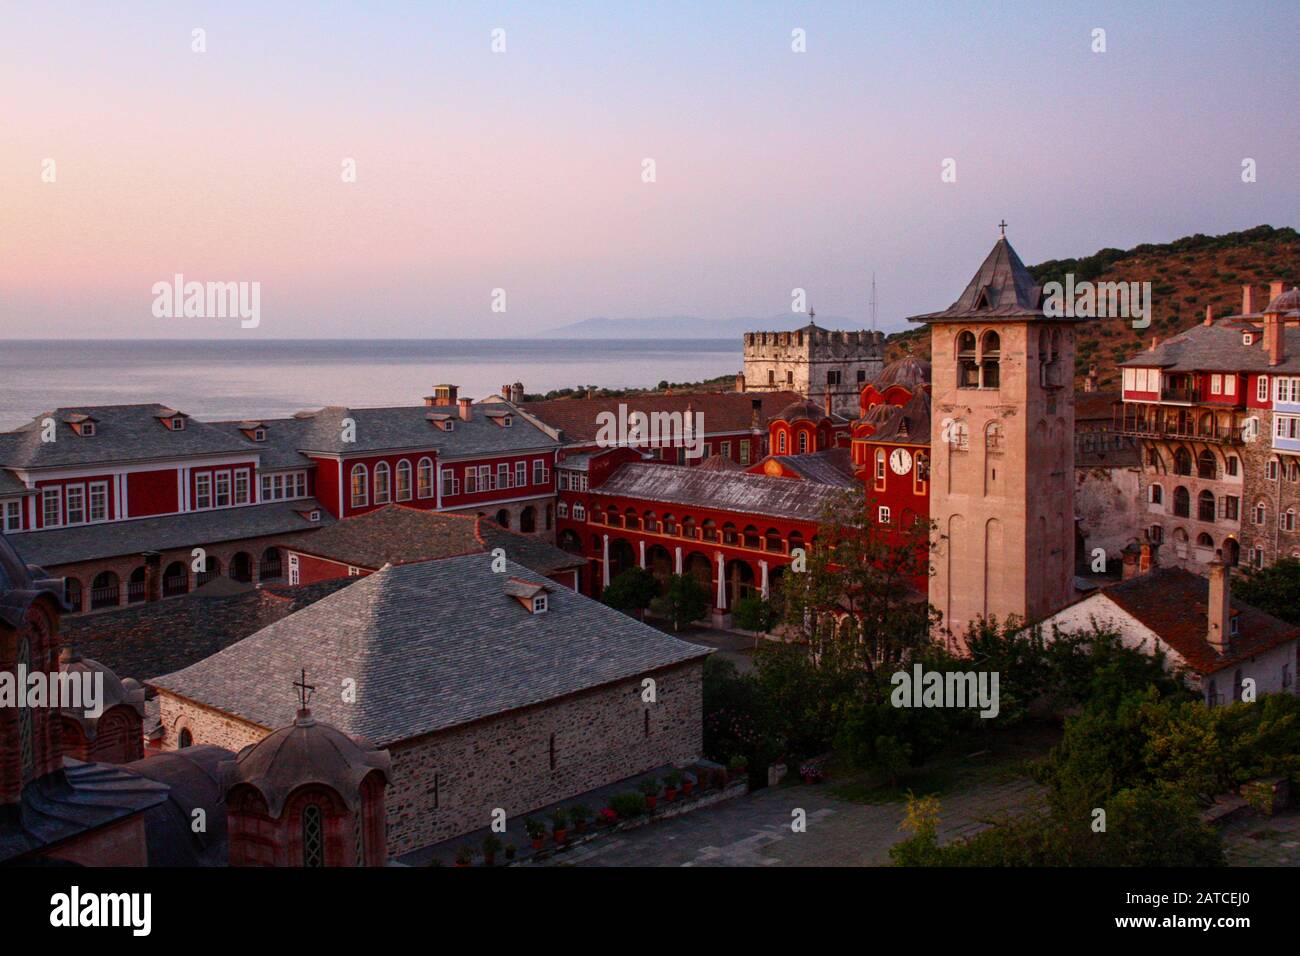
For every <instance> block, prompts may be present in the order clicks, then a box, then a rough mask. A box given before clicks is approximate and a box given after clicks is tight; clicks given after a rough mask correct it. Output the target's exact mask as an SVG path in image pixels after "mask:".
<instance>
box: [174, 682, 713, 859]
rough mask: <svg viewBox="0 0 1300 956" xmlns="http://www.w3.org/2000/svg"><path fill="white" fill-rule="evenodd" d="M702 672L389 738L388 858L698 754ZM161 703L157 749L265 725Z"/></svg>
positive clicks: (242, 738)
mask: <svg viewBox="0 0 1300 956" xmlns="http://www.w3.org/2000/svg"><path fill="white" fill-rule="evenodd" d="M703 673H704V668H703V663H702V661H693V662H690V663H687V664H683V665H679V666H676V667H672V668H668V669H665V670H661V671H657V672H653V673H651V674H647V675H644V676H646V677H652V678H653V679H654V680H655V681H656V686H655V697H656V702H655V703H653V704H647V703H644V702H643V701H642V693H643V688H642V679H643V678H642V677H636V678H632V679H629V680H625V681H620V682H619V683H617V684H614V685H610V686H608V687H603V688H597V689H594V690H590V691H585V692H583V693H580V694H574V695H572V696H569V697H565V698H563V699H560V700H557V701H553V702H550V703H545V704H539V705H538V706H535V707H529V708H525V709H522V710H518V711H513V712H511V713H508V714H505V715H502V716H500V717H495V718H491V719H488V720H482V721H478V722H476V723H473V724H469V725H467V726H464V727H458V728H452V729H450V730H447V731H442V732H439V733H435V734H431V735H429V736H427V737H423V738H420V739H417V740H411V741H403V742H398V743H395V744H389V745H388V750H389V753H390V755H391V756H392V778H391V780H390V782H389V786H388V792H387V795H386V797H385V804H386V807H387V811H388V813H387V816H388V852H389V855H390V856H399V855H401V854H403V853H407V852H410V851H411V850H416V849H419V848H421V847H424V846H428V845H429V844H432V843H437V842H440V841H442V840H446V839H450V838H452V837H455V836H457V835H459V834H461V833H467V832H469V831H471V830H475V829H478V828H480V827H484V826H487V825H488V824H489V823H490V822H491V813H492V811H493V810H494V809H495V808H497V807H500V808H502V809H503V810H505V812H506V814H507V815H508V816H510V817H514V816H517V815H519V814H525V813H529V812H530V811H533V810H536V809H538V808H540V807H543V806H546V805H547V804H550V803H555V802H556V801H559V800H564V799H566V798H569V797H573V796H576V795H578V794H580V793H584V792H585V791H588V790H592V789H595V788H597V787H601V786H604V785H606V784H609V783H614V782H616V781H618V780H621V779H623V778H625V777H630V776H632V775H634V774H638V773H642V772H644V771H646V770H652V769H654V768H655V767H659V766H663V765H666V764H678V765H684V764H686V763H689V762H691V761H693V760H696V759H698V758H699V756H700V753H701V751H702V750H703V746H704V741H703V728H704V700H703ZM158 701H159V716H160V718H161V720H162V726H163V731H164V736H163V740H162V744H161V748H162V749H163V750H175V749H176V748H177V743H178V740H179V737H180V732H181V730H182V729H188V730H189V732H190V734H191V735H192V737H193V742H194V743H195V744H215V745H216V746H219V747H225V748H226V749H227V750H231V751H238V750H240V749H241V748H243V747H244V746H246V745H248V744H250V743H255V742H256V741H258V740H260V739H261V738H262V737H264V736H266V735H267V733H269V731H268V730H267V729H266V728H263V727H258V726H257V725H255V724H251V723H248V722H247V721H243V720H240V719H238V718H235V717H231V716H228V715H226V714H223V713H221V712H220V711H216V710H213V709H211V708H208V707H204V706H202V705H199V704H195V703H193V702H192V701H187V700H184V699H182V698H180V697H177V696H175V695H174V694H170V693H168V692H167V691H165V690H161V689H160V690H159V692H158ZM647 715H648V716H647ZM647 729H648V732H647ZM593 809H596V808H594V807H593Z"/></svg>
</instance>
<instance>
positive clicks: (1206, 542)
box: [1196, 531, 1214, 551]
mask: <svg viewBox="0 0 1300 956" xmlns="http://www.w3.org/2000/svg"><path fill="white" fill-rule="evenodd" d="M1196 546H1197V547H1198V548H1203V549H1205V550H1207V551H1213V550H1214V539H1213V538H1211V537H1210V536H1209V535H1208V534H1206V533H1205V532H1204V531H1202V532H1201V533H1200V534H1198V535H1197V536H1196Z"/></svg>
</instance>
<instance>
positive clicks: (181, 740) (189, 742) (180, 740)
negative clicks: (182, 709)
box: [176, 727, 194, 750]
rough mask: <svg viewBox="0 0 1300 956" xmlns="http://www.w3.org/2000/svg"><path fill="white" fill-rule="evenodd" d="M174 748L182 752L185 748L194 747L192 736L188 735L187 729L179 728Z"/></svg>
mask: <svg viewBox="0 0 1300 956" xmlns="http://www.w3.org/2000/svg"><path fill="white" fill-rule="evenodd" d="M176 746H177V747H178V748H180V749H181V750H184V749H185V748H186V747H193V746H194V735H193V734H192V733H190V729H189V728H188V727H182V728H181V732H180V734H179V735H178V736H177V738H176Z"/></svg>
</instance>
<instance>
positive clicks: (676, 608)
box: [610, 574, 709, 631]
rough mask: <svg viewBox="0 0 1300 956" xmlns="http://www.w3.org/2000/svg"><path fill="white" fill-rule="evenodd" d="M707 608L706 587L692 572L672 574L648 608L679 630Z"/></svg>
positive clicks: (707, 596)
mask: <svg viewBox="0 0 1300 956" xmlns="http://www.w3.org/2000/svg"><path fill="white" fill-rule="evenodd" d="M610 584H611V585H612V584H613V582H612V581H611V582H610ZM708 609H709V592H708V589H707V588H705V587H704V585H702V584H701V583H700V582H699V581H697V580H696V579H695V576H694V575H692V574H674V575H672V576H671V577H670V578H669V579H668V584H667V586H666V588H665V589H664V593H663V595H662V596H661V597H657V598H654V599H653V600H652V601H651V602H650V610H652V611H654V612H655V613H656V614H658V615H659V616H660V617H663V618H667V619H668V620H669V621H670V622H671V623H672V626H673V630H674V631H680V630H681V629H682V628H683V627H685V626H686V625H687V624H690V623H691V622H692V621H698V620H699V619H700V618H702V617H703V616H704V614H705V612H706V611H708Z"/></svg>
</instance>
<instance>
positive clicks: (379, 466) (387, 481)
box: [374, 461, 393, 505]
mask: <svg viewBox="0 0 1300 956" xmlns="http://www.w3.org/2000/svg"><path fill="white" fill-rule="evenodd" d="M381 475H382V476H383V477H382V480H381V478H380V476H381ZM374 482H375V504H377V505H386V504H388V503H389V502H390V501H392V500H393V469H392V467H391V466H389V464H388V462H386V461H377V462H375V477H374Z"/></svg>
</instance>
